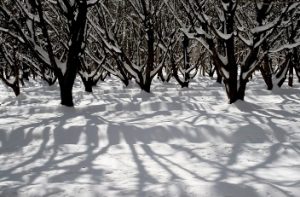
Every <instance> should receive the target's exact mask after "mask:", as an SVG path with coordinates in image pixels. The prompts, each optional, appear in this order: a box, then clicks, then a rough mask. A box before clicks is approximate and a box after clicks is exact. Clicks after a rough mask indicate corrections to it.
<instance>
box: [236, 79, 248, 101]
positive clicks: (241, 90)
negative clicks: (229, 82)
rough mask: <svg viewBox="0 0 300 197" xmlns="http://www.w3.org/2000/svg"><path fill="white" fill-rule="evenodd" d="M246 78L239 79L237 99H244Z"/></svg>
mask: <svg viewBox="0 0 300 197" xmlns="http://www.w3.org/2000/svg"><path fill="white" fill-rule="evenodd" d="M247 83H248V80H243V79H240V86H239V90H238V99H239V100H242V101H243V100H244V98H245V92H246V86H247Z"/></svg>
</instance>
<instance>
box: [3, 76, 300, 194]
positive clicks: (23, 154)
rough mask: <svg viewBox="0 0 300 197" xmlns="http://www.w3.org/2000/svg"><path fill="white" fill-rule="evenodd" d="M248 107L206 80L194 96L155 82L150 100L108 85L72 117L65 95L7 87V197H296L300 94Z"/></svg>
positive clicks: (276, 95) (256, 93)
mask: <svg viewBox="0 0 300 197" xmlns="http://www.w3.org/2000/svg"><path fill="white" fill-rule="evenodd" d="M254 78H255V81H253V82H250V83H249V85H248V90H247V92H246V101H245V102H237V103H236V104H232V105H229V104H227V99H226V95H225V90H224V88H223V86H222V85H218V84H216V83H215V82H214V80H211V79H210V78H205V77H199V78H197V79H196V80H193V81H192V82H191V84H190V85H191V87H190V88H189V89H186V88H185V89H181V88H179V87H178V85H176V83H175V82H174V81H171V82H170V83H164V84H162V83H160V82H159V81H157V80H154V82H153V88H152V93H151V94H148V93H144V92H141V91H140V90H139V88H138V87H137V86H136V84H134V83H131V84H130V86H129V87H124V86H123V85H122V84H121V82H119V81H118V80H116V79H114V78H111V79H108V80H107V81H106V82H101V83H99V84H98V87H96V88H94V93H93V94H88V93H85V92H84V91H83V87H82V84H81V82H80V81H79V80H78V81H76V84H75V87H74V100H75V104H76V107H75V108H72V109H70V108H66V107H62V106H60V105H59V91H58V90H59V89H58V87H57V86H54V87H48V86H46V85H42V84H39V83H36V82H27V83H26V87H24V88H23V89H22V94H21V95H20V96H19V97H18V98H15V97H14V96H13V93H12V92H8V91H10V90H9V89H7V87H5V86H4V85H2V84H1V85H0V92H1V94H0V103H1V105H0V196H1V197H4V196H7V197H19V196H20V197H37V196H47V197H48V196H55V197H63V196H64V197H65V196H80V197H81V196H84V197H86V196H87V197H97V196H109V197H110V196H113V197H114V196H125V197H126V196H141V197H142V196H170V197H176V196H180V197H181V196H199V197H229V196H230V197H297V196H299V195H300V173H299V172H300V94H299V93H300V86H299V85H296V87H294V88H292V89H291V88H288V87H283V88H282V89H277V88H275V89H274V90H273V91H267V90H265V85H264V83H263V81H262V79H261V78H260V77H258V78H256V77H254Z"/></svg>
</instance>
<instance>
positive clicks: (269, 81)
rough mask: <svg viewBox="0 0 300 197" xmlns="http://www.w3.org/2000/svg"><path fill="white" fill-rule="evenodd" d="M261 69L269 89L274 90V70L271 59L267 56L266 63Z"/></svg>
mask: <svg viewBox="0 0 300 197" xmlns="http://www.w3.org/2000/svg"><path fill="white" fill-rule="evenodd" d="M259 69H260V72H261V74H262V76H263V79H264V81H265V83H266V85H267V89H268V90H272V89H273V81H272V70H271V65H270V59H269V57H268V56H267V55H266V56H265V57H264V62H263V64H262V65H261V66H260V67H259Z"/></svg>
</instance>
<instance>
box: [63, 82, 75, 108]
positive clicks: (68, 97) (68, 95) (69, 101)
mask: <svg viewBox="0 0 300 197" xmlns="http://www.w3.org/2000/svg"><path fill="white" fill-rule="evenodd" d="M72 88H73V85H71V84H70V83H68V82H64V83H62V84H61V85H60V98H61V104H62V105H64V106H67V107H73V106H74V103H73V95H72Z"/></svg>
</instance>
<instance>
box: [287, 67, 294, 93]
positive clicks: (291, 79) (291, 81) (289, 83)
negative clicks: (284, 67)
mask: <svg viewBox="0 0 300 197" xmlns="http://www.w3.org/2000/svg"><path fill="white" fill-rule="evenodd" d="M293 78H294V66H293V63H290V67H289V81H288V85H289V86H290V87H293Z"/></svg>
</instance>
